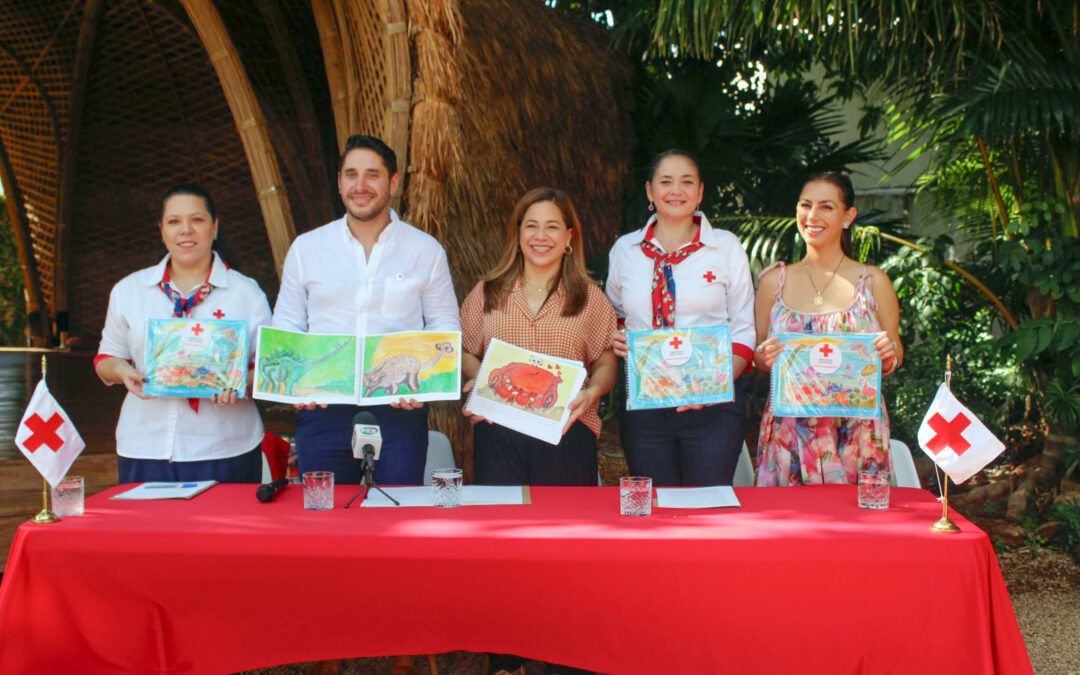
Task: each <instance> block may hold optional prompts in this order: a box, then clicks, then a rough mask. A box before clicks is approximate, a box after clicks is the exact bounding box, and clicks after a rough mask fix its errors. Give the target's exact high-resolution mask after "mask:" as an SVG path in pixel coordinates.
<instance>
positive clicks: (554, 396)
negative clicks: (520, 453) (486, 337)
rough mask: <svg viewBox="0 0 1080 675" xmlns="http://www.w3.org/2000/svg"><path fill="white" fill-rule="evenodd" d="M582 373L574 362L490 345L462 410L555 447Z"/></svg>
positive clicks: (582, 379)
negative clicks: (464, 409) (464, 408)
mask: <svg viewBox="0 0 1080 675" xmlns="http://www.w3.org/2000/svg"><path fill="white" fill-rule="evenodd" d="M585 375H586V370H585V367H584V365H583V364H582V363H581V362H580V361H571V360H568V359H560V358H556V357H553V356H548V355H546V354H539V353H537V352H531V351H529V350H527V349H521V348H520V347H515V346H514V345H510V344H507V343H505V342H502V341H500V340H494V339H493V340H492V341H491V343H490V344H489V345H488V349H487V352H486V353H485V354H484V360H483V363H482V364H481V365H480V373H479V374H478V375H477V378H476V383H475V384H474V385H473V391H472V393H471V394H470V396H469V400H468V401H467V402H466V409H468V410H470V411H472V412H474V413H476V414H478V415H481V416H482V417H485V418H487V419H488V420H491V421H492V422H495V423H497V424H501V425H503V426H506V427H509V428H512V429H514V430H516V431H520V432H521V433H524V434H528V435H530V436H533V437H534V438H539V439H540V440H544V441H547V442H548V443H553V444H554V443H558V442H559V438H561V437H562V427H563V425H564V424H565V423H566V419H567V418H568V417H569V416H570V411H569V409H568V408H567V406H568V405H569V403H570V401H572V400H573V399H574V397H575V396H577V394H578V392H579V391H581V386H582V384H584V382H585Z"/></svg>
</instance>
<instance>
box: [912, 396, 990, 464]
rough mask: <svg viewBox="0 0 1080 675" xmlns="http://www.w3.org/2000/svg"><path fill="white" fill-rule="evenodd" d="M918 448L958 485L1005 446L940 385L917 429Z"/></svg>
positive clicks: (987, 462)
mask: <svg viewBox="0 0 1080 675" xmlns="http://www.w3.org/2000/svg"><path fill="white" fill-rule="evenodd" d="M919 446H920V447H921V448H922V449H923V452H925V453H926V454H927V455H929V456H930V459H932V460H934V463H935V464H937V465H938V466H939V467H941V470H942V471H944V472H945V473H947V474H949V478H952V479H953V482H954V483H956V484H957V485H959V484H960V483H963V482H964V481H966V480H967V479H968V478H971V477H972V476H974V475H975V474H976V473H978V472H979V471H981V470H982V469H983V467H985V466H986V465H987V464H989V463H990V462H992V461H994V459H995V458H996V457H997V456H998V455H1000V454H1001V452H1002V451H1003V450H1004V449H1005V444H1004V443H1002V442H1001V441H999V440H998V439H997V437H996V436H994V434H992V433H990V430H989V429H987V428H986V425H984V424H983V423H982V422H980V421H979V418H977V417H975V415H973V414H972V412H971V411H970V410H968V409H967V408H965V407H964V404H962V403H960V401H958V400H957V399H956V397H955V396H953V394H952V392H951V391H949V388H948V387H947V386H945V385H944V384H942V385H941V386H940V387H938V391H937V396H935V397H934V402H933V403H931V404H930V409H929V410H927V411H926V417H924V418H923V421H922V426H920V427H919Z"/></svg>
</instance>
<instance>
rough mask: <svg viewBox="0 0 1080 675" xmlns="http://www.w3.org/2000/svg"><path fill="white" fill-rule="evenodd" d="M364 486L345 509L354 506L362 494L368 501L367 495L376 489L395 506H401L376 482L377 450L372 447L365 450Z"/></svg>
mask: <svg viewBox="0 0 1080 675" xmlns="http://www.w3.org/2000/svg"><path fill="white" fill-rule="evenodd" d="M363 485H364V487H363V488H361V489H360V492H357V493H356V494H355V495H353V498H352V499H350V500H349V501H348V503H346V504H345V508H349V507H350V506H351V505H352V503H353V502H355V501H356V498H357V497H359V496H360V495H361V494H363V495H364V499H367V493H368V492H370V491H371V488H375V489H376V490H378V491H379V492H381V493H382V495H383V496H384V497H386V498H387V499H389V500H390V501H392V502H393V503H394V506H401V502H399V501H398V500H396V499H394V498H393V497H391V496H390V495H388V494H386V490H383V489H382V488H381V487H379V486H378V484H377V483H376V482H375V449H374V448H372V447H371V446H370V445H369V446H367V447H365V448H364V483H363Z"/></svg>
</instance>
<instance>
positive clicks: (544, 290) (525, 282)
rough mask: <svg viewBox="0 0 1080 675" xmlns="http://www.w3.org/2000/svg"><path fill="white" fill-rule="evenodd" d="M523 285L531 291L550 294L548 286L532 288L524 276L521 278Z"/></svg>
mask: <svg viewBox="0 0 1080 675" xmlns="http://www.w3.org/2000/svg"><path fill="white" fill-rule="evenodd" d="M521 285H522V286H524V287H525V288H527V289H528V290H530V291H533V290H535V291H536V292H537V293H547V292H548V286H547V284H544V285H543V286H540V285H537V286H532V285H530V284H529V283H527V280H526V279H525V276H524V275H522V277H521Z"/></svg>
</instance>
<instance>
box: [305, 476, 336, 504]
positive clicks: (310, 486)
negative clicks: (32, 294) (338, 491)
mask: <svg viewBox="0 0 1080 675" xmlns="http://www.w3.org/2000/svg"><path fill="white" fill-rule="evenodd" d="M303 478H304V508H305V509H308V510H309V511H328V510H330V509H332V508H334V472H333V471H308V472H307V473H305V474H304V476H303Z"/></svg>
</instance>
